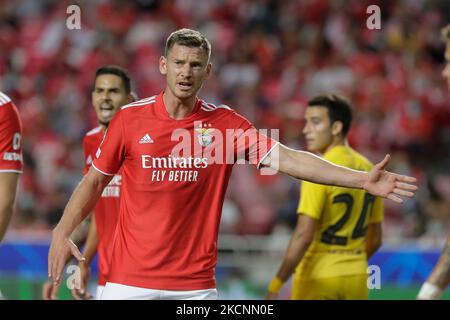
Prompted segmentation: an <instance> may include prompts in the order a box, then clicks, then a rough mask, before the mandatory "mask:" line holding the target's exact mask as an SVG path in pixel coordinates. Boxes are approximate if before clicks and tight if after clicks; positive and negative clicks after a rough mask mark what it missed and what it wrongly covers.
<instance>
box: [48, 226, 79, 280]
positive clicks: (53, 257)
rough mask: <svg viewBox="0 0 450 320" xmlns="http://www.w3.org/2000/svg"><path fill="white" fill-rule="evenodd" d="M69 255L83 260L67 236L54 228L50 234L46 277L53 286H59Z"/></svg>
mask: <svg viewBox="0 0 450 320" xmlns="http://www.w3.org/2000/svg"><path fill="white" fill-rule="evenodd" d="M71 255H73V256H74V257H75V258H76V259H77V260H78V261H83V260H85V258H84V257H83V255H82V254H81V252H80V250H78V247H77V246H76V245H75V243H73V241H72V240H70V238H69V237H68V236H65V235H63V234H61V233H60V232H59V230H58V227H56V228H55V229H54V230H53V233H52V242H51V244H50V250H49V252H48V276H49V278H51V281H52V282H53V285H55V286H59V285H60V282H61V275H62V272H63V270H64V267H65V266H66V263H67V261H68V260H69V259H70V257H71Z"/></svg>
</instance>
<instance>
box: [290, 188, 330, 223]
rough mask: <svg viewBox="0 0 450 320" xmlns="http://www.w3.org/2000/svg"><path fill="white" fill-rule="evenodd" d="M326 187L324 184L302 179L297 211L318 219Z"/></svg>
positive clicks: (324, 199)
mask: <svg viewBox="0 0 450 320" xmlns="http://www.w3.org/2000/svg"><path fill="white" fill-rule="evenodd" d="M326 188H327V187H326V186H325V185H321V184H316V183H312V182H309V181H302V187H301V191H300V203H299V205H298V208H297V213H298V214H304V215H306V216H308V217H311V218H313V219H320V217H321V215H322V212H323V207H324V205H325V202H326V197H327V190H326Z"/></svg>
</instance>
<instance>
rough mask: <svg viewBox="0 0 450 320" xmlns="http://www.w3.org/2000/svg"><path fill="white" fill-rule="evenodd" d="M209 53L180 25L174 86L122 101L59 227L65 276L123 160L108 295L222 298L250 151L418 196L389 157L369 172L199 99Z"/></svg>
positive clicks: (169, 68)
mask: <svg viewBox="0 0 450 320" xmlns="http://www.w3.org/2000/svg"><path fill="white" fill-rule="evenodd" d="M210 52H211V47H210V44H209V42H208V40H207V39H206V38H205V37H204V36H203V35H202V34H201V33H199V32H197V31H194V30H189V29H181V30H178V31H176V32H173V33H172V34H171V35H170V36H169V38H168V39H167V42H166V48H165V54H164V56H162V57H161V58H160V60H159V69H160V72H161V73H162V74H163V75H164V76H165V77H166V88H165V90H164V91H163V92H162V93H160V94H159V95H156V96H153V97H150V98H146V99H143V100H140V101H137V102H135V103H131V104H129V105H126V106H124V107H122V108H121V110H120V111H119V112H118V113H117V114H116V116H115V117H114V119H113V120H112V121H111V124H110V126H109V127H108V131H107V133H106V135H105V139H104V141H103V142H102V144H101V146H100V148H99V149H98V151H97V154H96V159H95V160H94V162H93V164H92V167H91V169H90V170H89V172H88V173H87V174H86V176H85V177H84V179H83V180H82V182H81V183H80V184H79V186H78V187H77V188H76V190H75V191H74V193H73V194H72V197H71V199H70V200H69V203H68V204H67V206H66V209H65V210H64V214H63V217H62V218H61V220H60V222H59V223H58V225H57V226H56V228H55V229H54V231H53V237H52V243H51V246H50V251H49V269H48V271H49V276H50V277H51V278H52V279H53V280H54V281H55V282H56V283H58V282H59V281H60V278H61V272H62V269H63V267H64V262H65V261H66V260H67V259H68V258H69V256H70V255H71V254H72V255H74V256H75V257H76V258H77V259H79V260H81V259H83V256H82V255H81V253H80V252H79V250H78V248H77V247H76V246H75V245H74V244H73V242H72V241H70V238H69V236H70V234H71V232H72V231H73V229H74V228H75V227H76V226H77V225H78V224H79V223H80V222H81V221H82V220H83V219H84V218H85V217H86V216H87V215H88V213H89V211H90V210H92V208H93V207H94V205H95V203H96V202H97V199H98V198H99V197H100V195H101V193H102V190H103V188H104V187H105V186H106V185H107V184H108V183H109V181H110V180H111V178H112V177H113V176H114V175H115V174H116V173H117V172H118V170H119V169H120V170H121V172H122V181H123V188H122V195H121V202H120V212H119V221H118V224H117V229H116V234H115V238H114V244H113V252H112V257H111V265H110V273H109V275H108V282H107V283H106V286H105V289H104V291H103V296H102V299H216V298H217V290H216V282H215V273H214V269H215V266H216V263H217V237H218V230H219V222H220V215H221V210H222V205H223V199H224V196H225V191H226V187H227V184H228V180H229V177H230V174H231V170H232V167H233V165H234V164H235V163H236V162H238V163H240V162H241V160H242V159H246V160H247V161H249V162H250V163H252V164H254V165H256V166H257V167H258V168H261V167H264V168H265V167H269V168H272V169H275V170H277V171H279V172H283V173H285V174H288V175H290V176H293V177H295V178H298V179H305V180H309V181H313V182H316V183H324V184H332V185H341V186H344V187H353V188H364V189H366V190H367V191H368V192H370V193H372V194H374V195H377V196H382V197H385V198H389V199H391V200H393V201H396V202H402V200H401V198H400V197H399V196H407V197H411V196H413V195H414V193H413V191H414V190H416V189H417V187H416V186H415V185H413V184H411V183H413V182H415V179H414V178H412V177H407V176H401V175H396V174H392V173H389V172H387V171H385V170H384V167H385V166H386V165H387V163H388V161H389V157H388V156H387V157H386V158H385V159H384V160H383V161H382V162H381V163H379V164H377V165H375V166H374V169H373V170H372V171H371V172H370V173H366V172H360V171H354V170H350V169H347V168H343V167H339V166H335V165H333V164H331V163H329V162H327V161H325V160H323V159H321V158H319V157H317V156H315V155H313V154H311V153H308V152H304V151H296V150H292V149H289V148H287V147H285V146H283V145H282V144H279V143H278V142H276V141H274V140H272V139H271V138H269V137H267V136H266V135H263V134H260V133H258V132H257V131H256V129H255V128H254V126H253V125H252V124H251V123H250V122H249V121H248V120H247V119H245V118H244V117H242V116H240V115H239V114H237V113H236V112H235V111H233V110H232V109H230V108H228V107H225V106H218V107H216V106H214V105H212V104H208V103H206V102H204V101H203V100H201V99H199V98H198V97H197V93H198V91H199V90H200V89H201V87H202V85H203V83H204V81H205V80H206V79H207V77H208V76H209V74H210V72H211V63H210ZM230 136H231V137H232V138H231V139H228V138H229V137H230ZM230 141H231V143H230Z"/></svg>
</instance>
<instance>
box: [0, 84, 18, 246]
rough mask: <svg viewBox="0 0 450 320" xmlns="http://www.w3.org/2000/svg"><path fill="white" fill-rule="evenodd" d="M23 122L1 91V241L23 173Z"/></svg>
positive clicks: (9, 100)
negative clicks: (20, 175) (20, 176)
mask: <svg viewBox="0 0 450 320" xmlns="http://www.w3.org/2000/svg"><path fill="white" fill-rule="evenodd" d="M21 140H22V122H21V120H20V116H19V111H18V110H17V107H16V106H15V105H14V103H13V102H12V101H11V99H10V98H9V97H8V96H7V95H5V94H4V93H2V92H0V242H1V241H2V240H3V237H4V236H5V233H6V230H7V228H8V224H9V222H10V221H11V217H12V215H13V211H14V202H15V199H16V192H17V185H18V181H19V174H20V173H22V165H23V164H22V162H23V160H22V145H21Z"/></svg>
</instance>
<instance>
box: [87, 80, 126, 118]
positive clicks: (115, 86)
mask: <svg viewBox="0 0 450 320" xmlns="http://www.w3.org/2000/svg"><path fill="white" fill-rule="evenodd" d="M130 102H131V95H130V94H128V93H127V92H126V91H125V87H124V85H123V81H122V78H121V77H119V76H117V75H115V74H102V75H100V76H98V77H97V79H96V80H95V86H94V91H92V104H93V106H94V109H95V112H96V113H97V118H98V122H99V123H100V124H101V125H103V126H108V124H109V122H110V121H111V119H112V117H113V116H114V114H115V113H116V112H117V110H119V108H120V107H121V106H123V105H125V104H127V103H130Z"/></svg>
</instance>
